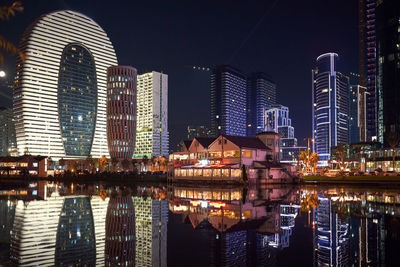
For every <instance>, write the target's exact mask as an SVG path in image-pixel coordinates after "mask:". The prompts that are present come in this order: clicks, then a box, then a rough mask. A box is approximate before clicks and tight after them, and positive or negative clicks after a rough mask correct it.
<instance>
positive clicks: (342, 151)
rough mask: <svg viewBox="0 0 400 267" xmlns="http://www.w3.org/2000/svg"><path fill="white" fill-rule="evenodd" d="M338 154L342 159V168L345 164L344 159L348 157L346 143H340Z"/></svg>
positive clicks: (337, 149)
mask: <svg viewBox="0 0 400 267" xmlns="http://www.w3.org/2000/svg"><path fill="white" fill-rule="evenodd" d="M336 156H337V157H338V158H339V160H340V168H342V167H343V166H344V160H345V158H346V146H345V144H339V145H338V146H337V147H336Z"/></svg>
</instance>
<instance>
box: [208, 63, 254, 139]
mask: <svg viewBox="0 0 400 267" xmlns="http://www.w3.org/2000/svg"><path fill="white" fill-rule="evenodd" d="M220 134H226V135H234V136H246V76H245V75H244V74H243V73H242V72H240V71H239V70H237V69H235V68H233V67H231V66H228V65H222V66H217V67H215V68H213V70H212V72H211V135H213V136H215V137H216V136H218V135H220Z"/></svg>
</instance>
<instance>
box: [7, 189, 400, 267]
mask: <svg viewBox="0 0 400 267" xmlns="http://www.w3.org/2000/svg"><path fill="white" fill-rule="evenodd" d="M35 186H39V187H40V186H42V187H43V188H36V187H35ZM16 192H18V193H16ZM167 192H168V193H167ZM0 195H1V199H0V251H1V252H0V264H3V263H5V265H12V266H17V265H18V266H32V265H38V266H39V265H40V266H85V265H86V266H94V265H97V266H104V265H107V266H167V227H168V212H169V210H170V211H171V212H172V213H174V214H179V215H180V216H181V217H182V222H183V223H185V224H188V225H191V227H193V228H194V229H195V233H201V238H205V239H204V240H206V242H208V246H204V247H202V248H201V249H204V250H206V254H207V255H209V259H208V262H210V264H211V265H212V266H276V265H277V264H278V258H279V257H278V256H279V255H280V254H279V253H280V251H281V250H283V249H285V248H288V247H290V246H291V244H290V243H291V242H292V243H293V240H291V238H299V237H295V236H296V235H293V231H294V227H295V223H296V220H297V218H298V216H299V214H301V216H303V217H301V218H302V219H301V220H305V219H306V218H307V216H308V217H309V224H308V226H309V227H310V228H312V230H313V231H312V233H311V231H309V238H308V239H307V240H304V242H305V243H309V244H311V243H310V240H312V244H313V249H312V251H313V252H311V249H310V253H309V255H308V256H307V257H311V255H312V256H313V261H314V266H352V265H353V266H384V265H385V264H386V263H387V262H388V261H387V260H388V259H393V258H394V257H396V253H397V252H396V251H395V249H393V246H391V245H390V244H396V243H395V242H398V241H396V240H399V238H400V236H399V235H400V233H399V229H400V225H399V224H400V223H399V217H400V205H399V204H400V194H399V193H398V192H396V191H395V192H387V191H385V192H358V191H351V190H350V189H349V190H348V191H346V190H345V189H340V190H339V189H329V190H327V189H324V188H322V189H318V188H315V187H310V188H308V187H304V188H299V187H281V188H279V187H264V188H263V187H258V188H248V189H244V188H241V187H215V186H214V187H202V188H196V187H184V186H170V187H169V188H168V190H165V189H163V188H153V187H137V188H133V189H127V188H125V187H118V186H117V187H115V186H114V187H109V188H102V187H101V186H79V185H68V186H63V185H58V184H53V185H51V184H46V183H37V185H35V184H30V185H29V188H28V189H19V190H18V191H16V190H8V191H7V190H1V191H0ZM300 209H301V210H303V211H306V213H304V212H300ZM178 227H180V225H178ZM296 240H297V239H296ZM187 242H192V240H190V239H187ZM301 242H303V241H301ZM297 243H298V241H297ZM179 245H181V244H179ZM182 245H185V244H182ZM292 246H293V245H292ZM394 248H396V246H394ZM295 249H296V248H295ZM394 251H395V252H394ZM310 259H311V258H310ZM174 260H176V259H174ZM386 265H388V264H386ZM386 265H385V266H386Z"/></svg>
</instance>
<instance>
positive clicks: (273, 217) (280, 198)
mask: <svg viewBox="0 0 400 267" xmlns="http://www.w3.org/2000/svg"><path fill="white" fill-rule="evenodd" d="M170 192H171V193H170V196H169V199H170V205H169V207H170V210H171V211H172V212H173V213H176V214H182V216H183V218H182V219H183V221H184V222H186V223H190V224H191V225H192V226H193V228H194V229H198V230H201V231H202V232H203V233H205V234H206V235H207V236H208V239H209V240H210V242H211V244H210V255H211V260H210V262H211V264H212V266H266V265H268V266H274V265H276V254H277V252H278V251H279V250H280V249H282V248H284V247H288V246H289V238H290V235H291V233H292V228H293V227H294V223H295V218H296V216H297V214H298V210H299V207H300V206H299V205H298V200H299V198H298V197H297V195H298V194H297V191H296V189H295V188H290V187H289V188H288V187H286V188H265V189H260V188H258V189H249V191H248V193H247V192H246V190H244V189H243V188H240V187H239V188H223V187H221V188H217V187H210V188H193V187H179V186H174V187H172V188H170Z"/></svg>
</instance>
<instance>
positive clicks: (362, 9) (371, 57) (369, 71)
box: [358, 0, 378, 141]
mask: <svg viewBox="0 0 400 267" xmlns="http://www.w3.org/2000/svg"><path fill="white" fill-rule="evenodd" d="M358 3H359V6H358V21H359V24H358V31H359V33H358V38H359V39H358V49H359V50H358V51H359V55H358V58H359V65H358V66H359V72H360V85H361V86H363V87H365V88H367V93H368V95H367V99H366V102H367V107H366V109H367V118H366V121H367V141H373V139H376V137H377V125H378V124H377V122H378V117H377V115H378V114H377V111H378V109H377V104H378V103H377V99H378V98H377V91H376V30H375V28H376V18H375V7H376V0H359V1H358Z"/></svg>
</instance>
